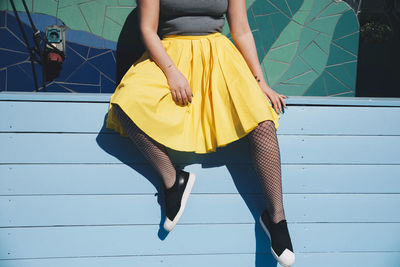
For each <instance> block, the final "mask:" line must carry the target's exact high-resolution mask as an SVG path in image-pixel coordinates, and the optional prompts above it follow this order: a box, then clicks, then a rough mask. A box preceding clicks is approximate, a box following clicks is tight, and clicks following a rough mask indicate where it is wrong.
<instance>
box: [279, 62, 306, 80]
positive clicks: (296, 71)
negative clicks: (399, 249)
mask: <svg viewBox="0 0 400 267" xmlns="http://www.w3.org/2000/svg"><path fill="white" fill-rule="evenodd" d="M310 69H311V68H310V66H308V65H307V64H306V63H305V62H304V61H303V60H302V59H301V58H299V57H297V58H296V59H295V60H294V61H293V62H292V63H291V64H290V66H289V68H288V69H287V70H286V72H285V73H283V75H281V77H280V79H279V81H278V80H275V81H274V83H278V82H280V81H286V80H289V79H291V78H294V77H296V76H298V75H301V74H302V73H304V72H305V71H308V70H310Z"/></svg>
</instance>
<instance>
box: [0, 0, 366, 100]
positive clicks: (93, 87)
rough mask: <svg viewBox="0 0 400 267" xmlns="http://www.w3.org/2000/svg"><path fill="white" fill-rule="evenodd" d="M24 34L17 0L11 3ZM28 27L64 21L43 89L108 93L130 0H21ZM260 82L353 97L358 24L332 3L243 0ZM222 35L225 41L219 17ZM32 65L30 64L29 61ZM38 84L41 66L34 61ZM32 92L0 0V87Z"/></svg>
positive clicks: (14, 29) (11, 20)
mask: <svg viewBox="0 0 400 267" xmlns="http://www.w3.org/2000/svg"><path fill="white" fill-rule="evenodd" d="M15 2H16V5H17V10H18V11H19V12H18V14H19V15H20V17H21V19H22V20H23V21H24V23H25V25H24V27H25V29H26V31H27V32H28V34H29V36H32V30H31V28H30V26H28V25H30V24H29V21H28V18H27V16H26V13H25V12H24V11H25V9H24V8H23V6H22V4H21V1H15ZM26 2H27V4H28V8H29V10H30V12H31V15H32V18H33V21H34V23H35V25H36V27H37V28H38V29H39V30H41V31H43V32H44V30H45V27H46V26H49V25H53V24H58V25H65V26H67V31H66V40H67V42H66V44H67V48H66V60H65V62H64V64H63V69H62V71H61V75H60V76H59V77H58V78H57V79H56V80H55V81H53V82H51V83H49V84H47V86H46V88H47V91H51V92H89V93H112V92H114V89H115V86H116V85H115V81H116V77H115V63H116V53H115V50H116V46H117V40H118V36H119V33H120V31H121V29H122V26H123V25H124V22H125V19H126V17H127V16H128V14H129V13H130V12H131V11H132V9H133V8H134V7H136V1H134V0H64V1H57V0H27V1H26ZM247 15H248V19H249V23H250V26H251V28H252V30H253V36H254V38H255V41H256V46H257V52H258V56H259V59H260V63H261V66H262V68H263V71H264V75H265V77H266V79H267V82H268V84H269V85H270V86H271V87H272V88H273V89H274V90H276V91H277V92H280V93H283V94H286V95H318V96H355V87H356V72H357V54H358V39H359V24H358V21H357V19H356V16H355V14H354V11H353V9H352V8H351V7H350V6H349V5H348V4H347V3H346V2H343V1H332V0H247ZM223 34H225V35H226V36H227V37H228V38H230V39H231V40H232V38H231V36H230V34H229V27H228V24H227V22H226V24H225V26H224V28H223ZM36 65H37V64H36ZM36 70H37V72H38V75H37V76H38V78H39V85H41V83H42V82H41V75H42V74H41V68H40V66H38V65H37V68H36ZM4 90H8V91H34V84H33V75H32V69H31V63H30V61H29V52H28V50H27V48H26V47H25V45H24V42H23V38H22V34H21V32H20V29H19V27H18V24H17V21H16V19H15V17H14V13H13V10H12V7H11V4H10V2H9V0H0V91H4Z"/></svg>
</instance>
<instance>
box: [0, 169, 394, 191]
mask: <svg viewBox="0 0 400 267" xmlns="http://www.w3.org/2000/svg"><path fill="white" fill-rule="evenodd" d="M184 169H185V170H187V171H192V172H194V173H195V174H196V175H197V178H198V179H197V180H196V185H195V186H194V188H193V193H209V194H212V193H217V194H224V193H225V194H229V193H237V192H238V191H239V192H240V193H242V194H246V193H261V190H260V188H259V181H258V179H257V177H256V174H255V172H254V169H253V165H252V164H228V165H223V166H217V167H207V166H204V167H203V166H202V165H201V164H192V165H189V166H186V167H185V168H184ZM399 177H400V165H334V164H329V165H301V164H293V165H291V164H283V165H282V190H283V193H285V194H292V193H294V194H296V193H339V194H341V193H400V179H399ZM160 181H161V179H160V178H159V177H158V176H157V174H156V173H155V172H154V170H153V168H152V167H151V165H149V164H132V165H126V164H88V165H85V164H72V165H71V164H37V165H36V164H15V165H7V164H2V165H0V195H3V196H4V195H11V196H13V195H43V194H44V195H48V194H155V193H156V192H157V189H161V187H160V185H161V182H160ZM43 185H46V186H43ZM77 185H79V186H77Z"/></svg>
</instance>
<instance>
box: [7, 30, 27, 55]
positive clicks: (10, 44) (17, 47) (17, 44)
mask: <svg viewBox="0 0 400 267" xmlns="http://www.w3.org/2000/svg"><path fill="white" fill-rule="evenodd" d="M0 47H1V48H6V49H10V50H13V51H21V52H25V53H28V48H26V46H25V44H24V43H22V42H21V41H20V40H18V39H17V38H15V36H14V35H12V34H11V32H9V31H8V29H7V28H3V29H0Z"/></svg>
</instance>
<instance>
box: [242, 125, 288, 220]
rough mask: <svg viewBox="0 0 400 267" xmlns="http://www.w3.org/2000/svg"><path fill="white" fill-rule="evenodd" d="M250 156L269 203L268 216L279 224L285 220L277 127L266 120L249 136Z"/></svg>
mask: <svg viewBox="0 0 400 267" xmlns="http://www.w3.org/2000/svg"><path fill="white" fill-rule="evenodd" d="M248 140H249V144H250V154H251V158H252V161H253V164H254V168H255V171H256V174H257V176H258V178H259V181H260V183H261V188H262V192H263V195H264V197H265V199H266V201H267V208H268V214H269V215H270V216H271V218H272V220H273V221H274V222H275V223H277V222H279V221H281V220H283V219H285V212H284V209H283V199H282V181H281V180H282V179H281V159H280V152H279V144H278V139H277V136H276V130H275V125H274V122H273V121H272V120H266V121H263V122H261V123H259V124H258V126H257V127H256V128H255V129H254V130H253V131H251V132H250V133H249V134H248Z"/></svg>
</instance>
